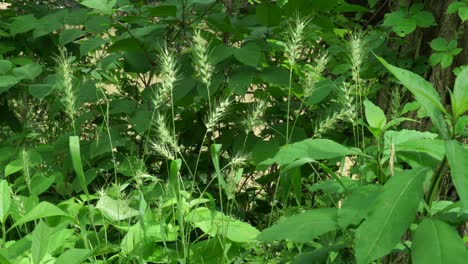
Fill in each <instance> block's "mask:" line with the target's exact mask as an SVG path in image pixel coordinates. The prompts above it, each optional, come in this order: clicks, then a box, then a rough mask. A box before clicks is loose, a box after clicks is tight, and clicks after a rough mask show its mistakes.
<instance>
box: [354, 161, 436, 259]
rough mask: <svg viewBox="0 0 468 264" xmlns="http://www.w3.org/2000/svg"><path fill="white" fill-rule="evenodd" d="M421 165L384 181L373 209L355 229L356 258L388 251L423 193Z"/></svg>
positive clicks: (408, 223)
mask: <svg viewBox="0 0 468 264" xmlns="http://www.w3.org/2000/svg"><path fill="white" fill-rule="evenodd" d="M427 172H428V170H427V169H425V168H421V169H416V170H407V171H403V172H400V173H396V174H395V175H394V176H393V177H391V178H390V180H389V181H388V182H387V183H386V184H385V186H384V187H383V190H382V192H381V194H380V195H379V197H378V198H377V201H376V203H375V205H374V208H373V211H372V212H371V213H370V215H369V216H368V217H367V219H366V220H365V221H364V223H362V224H361V225H360V226H359V228H358V229H357V230H356V241H355V242H356V260H357V263H358V264H361V263H362V264H367V263H370V262H372V261H373V260H376V259H378V258H380V257H383V256H385V255H386V254H388V253H390V251H391V250H392V249H393V248H394V247H395V246H396V245H397V244H398V242H400V239H401V236H402V235H403V234H404V233H405V231H406V230H407V229H408V227H409V226H410V225H411V222H412V221H413V219H414V217H415V215H416V212H417V210H418V206H419V203H420V201H421V199H422V197H423V182H424V179H425V178H426V175H427Z"/></svg>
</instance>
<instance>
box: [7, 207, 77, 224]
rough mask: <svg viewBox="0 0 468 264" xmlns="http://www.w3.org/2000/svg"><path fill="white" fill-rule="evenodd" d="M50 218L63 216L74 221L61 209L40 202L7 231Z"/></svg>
mask: <svg viewBox="0 0 468 264" xmlns="http://www.w3.org/2000/svg"><path fill="white" fill-rule="evenodd" d="M51 216H65V217H68V218H70V219H71V220H74V219H73V218H72V217H71V216H70V215H68V214H67V213H65V212H64V211H63V210H62V209H60V208H58V207H57V206H55V205H53V204H51V203H49V202H41V203H40V204H38V205H36V206H35V207H34V208H33V209H32V210H31V211H30V212H28V213H27V214H26V215H25V216H23V217H22V218H20V219H19V220H18V221H17V222H16V223H15V224H14V225H13V226H12V227H10V229H9V230H12V229H13V228H15V227H17V226H20V225H23V224H25V223H27V222H30V221H34V220H38V219H41V218H46V217H51Z"/></svg>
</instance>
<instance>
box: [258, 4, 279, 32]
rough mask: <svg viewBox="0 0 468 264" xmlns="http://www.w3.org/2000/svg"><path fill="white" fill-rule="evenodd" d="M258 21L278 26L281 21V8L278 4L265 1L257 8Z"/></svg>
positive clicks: (270, 25)
mask: <svg viewBox="0 0 468 264" xmlns="http://www.w3.org/2000/svg"><path fill="white" fill-rule="evenodd" d="M255 10H256V12H255V15H256V18H257V22H258V23H259V24H260V25H263V26H266V27H275V26H278V25H279V24H280V22H281V8H279V7H278V6H277V5H276V4H270V3H264V4H261V5H259V6H257V8H256V9H255Z"/></svg>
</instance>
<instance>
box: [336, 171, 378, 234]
mask: <svg viewBox="0 0 468 264" xmlns="http://www.w3.org/2000/svg"><path fill="white" fill-rule="evenodd" d="M343 178H346V177H343ZM380 191H381V186H380V185H376V184H370V185H365V186H360V187H358V188H356V189H354V190H353V192H352V193H351V195H350V196H349V197H348V199H346V200H345V201H344V202H343V206H342V207H341V208H340V209H339V210H338V223H339V225H340V226H341V227H342V228H346V227H348V226H349V225H357V224H359V223H360V222H361V221H362V219H364V218H365V217H366V216H367V214H368V213H369V211H370V210H371V209H372V207H373V205H374V203H375V198H376V197H377V195H378V194H379V193H380Z"/></svg>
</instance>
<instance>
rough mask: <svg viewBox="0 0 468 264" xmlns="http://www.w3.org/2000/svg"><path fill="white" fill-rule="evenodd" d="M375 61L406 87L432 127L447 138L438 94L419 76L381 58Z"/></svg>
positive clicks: (443, 109)
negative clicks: (426, 114)
mask: <svg viewBox="0 0 468 264" xmlns="http://www.w3.org/2000/svg"><path fill="white" fill-rule="evenodd" d="M377 59H378V60H379V61H380V62H381V63H382V64H383V65H384V66H385V67H386V68H387V69H388V70H389V71H390V72H391V73H392V74H393V75H395V77H397V79H398V80H400V82H401V83H402V84H403V85H404V86H405V87H406V88H408V90H410V92H411V93H412V94H413V95H414V97H416V100H418V101H419V103H420V104H421V107H423V108H424V109H425V110H426V112H427V113H428V115H429V117H430V118H431V121H432V123H433V124H434V126H435V127H436V128H437V129H438V130H439V132H440V134H441V136H442V138H443V139H448V138H449V132H448V129H447V124H446V123H445V119H444V116H443V114H442V113H445V112H446V110H445V108H444V107H443V105H442V103H441V100H440V97H439V94H438V93H437V91H436V90H435V89H434V88H433V87H432V85H431V84H430V83H429V82H428V81H426V80H424V79H423V78H421V76H419V75H417V74H415V73H413V72H410V71H407V70H405V69H401V68H398V67H395V66H393V65H390V64H388V63H387V62H386V61H385V60H384V59H383V58H380V57H377Z"/></svg>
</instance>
